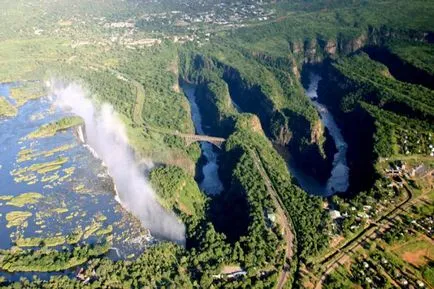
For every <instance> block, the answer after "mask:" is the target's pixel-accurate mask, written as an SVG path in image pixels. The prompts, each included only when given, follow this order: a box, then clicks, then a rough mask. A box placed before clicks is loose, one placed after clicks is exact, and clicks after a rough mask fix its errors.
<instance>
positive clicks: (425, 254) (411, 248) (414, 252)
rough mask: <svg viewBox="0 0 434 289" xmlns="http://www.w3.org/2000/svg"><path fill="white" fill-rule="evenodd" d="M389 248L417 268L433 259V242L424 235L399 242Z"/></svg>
mask: <svg viewBox="0 0 434 289" xmlns="http://www.w3.org/2000/svg"><path fill="white" fill-rule="evenodd" d="M391 250H392V252H393V253H395V254H396V255H397V256H399V257H400V258H402V259H403V260H404V261H406V262H407V263H409V264H411V265H413V266H415V267H417V268H421V267H423V266H424V265H426V264H428V263H429V262H432V261H434V242H433V241H432V240H431V239H429V238H426V237H420V238H418V239H414V240H410V241H408V242H406V243H404V244H399V245H397V246H394V247H393V248H392V249H391Z"/></svg>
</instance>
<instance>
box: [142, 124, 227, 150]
mask: <svg viewBox="0 0 434 289" xmlns="http://www.w3.org/2000/svg"><path fill="white" fill-rule="evenodd" d="M144 127H145V128H146V129H148V130H151V131H154V132H157V133H161V134H168V135H174V136H178V137H180V138H183V139H184V140H185V143H186V145H187V146H189V145H191V144H192V143H195V142H208V143H211V144H213V145H214V146H216V147H218V148H219V149H221V148H222V145H223V143H224V142H225V141H226V139H225V138H222V137H214V136H209V135H200V134H190V133H182V132H179V131H173V130H169V129H163V128H155V127H152V126H149V125H147V124H144Z"/></svg>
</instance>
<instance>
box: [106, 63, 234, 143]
mask: <svg viewBox="0 0 434 289" xmlns="http://www.w3.org/2000/svg"><path fill="white" fill-rule="evenodd" d="M109 70H110V71H111V72H112V73H113V74H114V75H116V76H117V77H118V78H120V79H123V80H125V81H127V82H131V83H132V84H133V85H134V86H135V89H136V102H135V104H134V107H133V121H134V123H136V124H142V125H143V126H144V127H145V128H146V129H148V130H152V131H155V132H157V133H161V134H167V135H175V136H179V137H181V138H183V139H184V140H185V142H186V145H187V146H189V145H191V144H192V143H194V142H202V141H203V142H209V143H211V144H213V145H215V146H216V147H218V148H219V149H221V148H222V145H223V143H224V142H225V140H226V139H224V138H221V137H213V136H208V135H197V134H187V133H181V132H179V131H173V130H169V129H164V128H156V127H152V126H150V125H148V124H147V123H146V122H145V121H144V120H143V117H142V110H143V104H144V100H145V89H144V88H143V85H142V84H140V83H139V82H138V81H136V80H134V79H129V78H128V76H127V75H125V74H123V73H121V72H119V71H117V70H113V69H109Z"/></svg>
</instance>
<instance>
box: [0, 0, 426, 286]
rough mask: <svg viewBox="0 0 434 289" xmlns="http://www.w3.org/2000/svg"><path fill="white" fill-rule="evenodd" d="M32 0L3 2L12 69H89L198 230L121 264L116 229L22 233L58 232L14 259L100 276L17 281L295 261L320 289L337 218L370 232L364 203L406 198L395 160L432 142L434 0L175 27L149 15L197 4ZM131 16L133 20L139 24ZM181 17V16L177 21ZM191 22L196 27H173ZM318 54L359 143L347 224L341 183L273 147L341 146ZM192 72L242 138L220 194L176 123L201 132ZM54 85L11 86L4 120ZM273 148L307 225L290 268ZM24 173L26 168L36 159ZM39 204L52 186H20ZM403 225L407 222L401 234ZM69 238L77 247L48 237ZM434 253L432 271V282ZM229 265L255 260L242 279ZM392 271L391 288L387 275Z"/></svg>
mask: <svg viewBox="0 0 434 289" xmlns="http://www.w3.org/2000/svg"><path fill="white" fill-rule="evenodd" d="M27 2H28V1H23V0H18V1H13V2H10V3H9V2H8V3H5V4H4V5H3V6H4V7H2V9H4V10H5V11H7V12H6V13H7V14H4V15H7V17H3V19H2V20H3V26H2V28H1V29H0V59H2V63H1V64H2V65H1V66H0V81H1V82H9V81H17V80H20V81H25V80H34V79H49V78H52V77H54V78H56V79H57V80H61V81H64V82H70V81H75V82H78V83H80V84H81V85H83V86H84V87H85V88H86V89H87V90H88V92H89V94H90V95H92V96H93V97H94V99H95V100H96V101H97V102H99V103H102V102H108V103H110V104H111V105H113V107H114V108H115V110H116V111H117V112H119V113H120V115H121V118H122V120H123V121H124V123H125V125H126V127H127V132H128V136H129V139H130V143H131V145H132V146H133V147H134V149H135V150H136V152H137V153H138V155H140V156H141V157H147V158H150V159H152V160H153V161H154V162H155V163H157V165H156V167H155V168H154V169H153V170H152V171H151V172H150V175H149V177H150V181H151V184H152V186H153V187H154V189H155V191H156V192H157V195H158V197H159V200H160V202H161V203H162V205H163V206H164V207H165V208H167V209H170V210H173V211H174V212H175V213H176V214H177V215H178V216H179V217H180V218H181V219H182V221H183V222H184V223H185V224H186V229H187V233H186V237H187V243H186V246H185V248H182V247H181V246H178V245H175V244H171V243H168V242H160V243H158V244H155V245H153V246H151V247H150V248H148V249H147V250H145V251H144V252H143V253H142V254H141V255H140V256H138V257H137V258H136V259H131V260H119V261H112V260H110V259H108V258H103V257H101V256H102V255H104V254H105V253H106V252H107V251H108V250H109V244H108V243H104V244H96V245H94V246H92V245H86V246H84V245H80V244H78V243H79V240H80V239H81V237H82V235H83V232H79V233H77V234H76V235H71V236H68V238H67V239H66V240H65V239H61V240H60V239H56V238H55V237H53V239H48V240H45V242H47V243H46V244H41V243H43V242H41V240H40V239H37V238H35V239H23V238H21V239H20V238H18V239H16V243H17V245H18V246H23V247H26V246H35V247H36V246H40V245H45V246H44V247H42V248H41V249H36V250H33V249H29V250H23V249H18V248H12V249H9V250H3V251H1V252H0V267H1V268H2V269H4V270H6V271H10V272H27V271H41V272H48V271H62V270H65V269H69V268H75V267H76V266H78V265H80V266H83V268H84V273H83V274H84V275H85V276H88V277H89V280H88V282H89V283H88V284H84V283H83V282H82V281H79V280H76V279H74V278H70V277H68V276H60V275H59V276H53V277H52V279H51V280H49V281H41V280H38V279H37V278H36V279H35V280H33V281H32V282H29V281H26V280H23V281H22V282H21V283H18V282H17V283H13V284H6V285H5V286H6V288H20V287H22V288H143V287H149V288H210V287H212V288H273V287H275V285H276V281H277V280H278V278H279V275H280V273H281V272H283V271H284V270H288V276H289V277H288V281H287V283H286V284H287V285H286V286H287V287H288V288H291V287H303V284H301V282H300V281H299V280H298V276H299V275H297V274H300V271H302V270H301V268H303V270H304V269H306V268H308V269H310V268H312V267H315V266H316V265H317V263H316V261H317V260H316V258H317V257H318V256H321V254H323V253H324V252H325V251H327V249H328V247H329V245H330V240H329V239H330V235H331V234H332V232H336V231H338V230H340V231H339V233H342V234H343V235H344V236H345V237H347V236H350V235H351V234H353V233H354V230H353V229H351V228H352V227H354V226H360V225H364V224H362V223H363V221H360V219H358V218H357V216H355V214H352V213H351V212H352V211H353V210H352V207H354V208H355V210H361V209H363V207H364V206H366V205H369V206H373V207H375V204H376V203H378V202H379V201H382V202H384V201H385V200H387V199H388V198H398V197H400V192H399V191H396V190H392V189H390V188H389V187H388V185H389V182H388V179H385V178H382V177H380V172H378V171H377V169H376V165H377V164H378V161H379V160H381V159H384V158H392V157H397V156H402V155H423V156H428V155H430V154H431V153H432V152H433V151H432V135H433V133H434V127H433V123H434V110H433V106H432V100H433V98H434V94H433V90H432V89H431V88H432V87H431V86H430V85H429V80H430V79H431V78H430V77H432V74H433V72H432V59H433V55H432V54H433V48H432V43H430V42H432V37H433V36H432V35H433V30H434V28H433V27H434V26H433V22H432V21H433V20H432V19H434V17H433V11H434V4H433V3H432V1H431V2H430V1H423V0H416V1H411V2H409V1H404V0H399V1H394V3H393V4H391V3H390V1H382V0H381V1H374V0H372V1H371V0H367V1H337V0H333V1H323V0H314V1H301V0H300V1H278V3H272V4H269V5H270V6H269V8H270V9H271V8H273V9H277V15H278V16H279V18H277V19H275V20H270V21H265V22H262V23H260V22H257V23H256V22H254V21H252V22H251V23H249V24H248V25H245V27H242V28H239V29H232V28H233V26H229V28H228V27H220V28H216V26H212V25H210V26H207V25H206V24H205V23H203V24H200V25H199V26H200V27H199V28H197V31H196V30H194V29H191V30H192V31H190V30H189V26H188V25H187V27H185V28H183V26H182V25H179V23H178V22H177V23H175V25H172V26H173V27H172V28H170V29H167V30H164V31H163V30H162V28H161V27H158V25H156V23H157V22H155V21H154V22H152V21H149V22H148V21H147V20H146V17H148V16H146V15H147V14H152V13H154V12H161V11H163V12H164V11H166V10H168V9H170V10H175V9H179V10H182V11H183V9H186V8H185V7H183V5H180V4H179V2H178V1H172V0H171V1H157V2H159V3H153V2H152V1H151V2H152V3H151V2H149V3H146V5H145V4H143V3H138V2H137V1H121V2H119V1H112V0H109V1H104V2H101V3H99V2H98V5H96V4H95V3H90V2H89V1H87V0H79V1H75V2H74V3H69V1H65V0H62V1H57V2H50V1H31V2H35V3H34V5H28V4H27ZM160 2H161V3H160ZM203 2H204V3H202V4H201V5H199V4H198V5H197V7H195V8H194V10H195V11H196V9H197V11H198V13H202V12H200V11H202V10H201V9H202V8H203V7H207V5H211V4H210V3H208V2H207V1H203ZM205 2H206V3H205ZM261 2H262V1H261ZM267 7H268V6H267ZM204 9H205V8H204ZM175 12H176V11H175ZM194 13H196V12H194ZM172 14H178V13H172ZM22 16H25V17H22ZM149 17H150V16H149ZM23 18H24V19H23ZM18 19H19V20H18ZM162 21H163V20H162ZM130 22H131V23H133V25H132V26H133V27H130V28H128V27H127V28H125V27H122V25H127V26H128V25H129V26H130V24H131V23H130ZM169 22H170V21H169V20H167V21H166V20H164V23H165V25H166V24H167V25H170V23H169ZM119 23H121V24H119ZM125 23H127V24H125ZM112 24H114V27H112ZM191 24H192V23H191ZM119 25H120V26H119ZM118 26H119V27H118ZM195 29H196V28H195ZM17 31H18V33H16V32H17ZM189 33H191V35H193V36H194V37H196V38H194V37H193V38H192V39H195V41H191V42H188V43H182V41H179V43H180V44H179V43H176V41H175V40H174V39H175V37H176V39H178V38H180V39H181V38H183V37H184V36H185V35H189ZM208 33H209V34H208ZM184 34H185V35H184ZM205 35H206V36H205ZM206 39H209V42H208V40H206ZM143 40H146V41H143ZM147 41H148V42H147ZM149 41H150V42H149ZM137 43H139V44H137ZM140 43H142V44H140ZM143 43H145V44H143ZM147 43H151V44H150V45H148V44H147ZM368 47H371V48H372V47H373V48H372V49H374V50H375V49H380V50H381V49H386V50H387V51H388V53H390V54H393V57H394V58H388V59H386V60H385V59H384V58H381V57H378V58H377V57H374V54H373V52H372V51H374V50H369V49H368ZM361 50H365V52H366V53H365V52H363V51H361ZM375 51H376V50H375ZM390 59H399V61H400V62H402V63H403V64H405V67H406V68H408V69H414V71H418V73H421V74H420V75H424V77H426V79H427V81H423V82H416V81H412V80H411V79H410V78H408V76H406V75H397V74H396V71H397V70H398V69H393V68H390V69H389V67H390V63H389V62H388V61H389V60H390ZM310 69H315V70H316V71H318V72H320V73H321V74H322V76H323V78H324V80H323V81H322V82H321V83H320V94H319V95H320V101H322V102H324V103H326V104H327V105H328V107H329V108H330V109H331V111H332V112H333V114H334V115H335V116H336V119H337V121H338V123H339V124H340V125H341V128H342V132H343V134H344V138H345V139H346V140H347V142H348V144H349V150H348V156H347V157H348V160H349V166H350V169H351V182H352V187H351V193H353V194H352V195H354V196H349V197H347V198H337V197H335V198H333V199H332V200H331V202H330V203H331V204H332V205H333V206H335V208H337V209H339V210H340V211H341V212H342V213H348V214H349V215H350V216H349V217H348V218H346V219H345V220H344V221H342V222H341V223H335V222H333V223H332V222H331V220H330V217H329V214H328V212H327V210H326V209H324V202H326V201H327V200H326V199H325V198H322V197H317V196H310V195H309V194H308V193H306V192H305V191H303V190H302V189H300V188H299V187H298V186H297V185H296V181H295V180H294V179H293V177H292V176H291V175H290V173H289V172H288V168H287V164H286V163H285V161H284V160H283V158H282V157H281V156H280V155H279V154H278V152H277V151H276V150H275V149H274V147H273V144H279V145H281V146H284V147H286V148H287V149H288V150H289V151H290V152H291V153H292V154H293V157H294V158H295V159H296V161H297V162H298V163H299V165H301V167H302V169H304V171H305V172H307V173H308V174H310V175H314V176H315V177H316V178H317V179H319V180H320V181H321V182H325V181H326V180H327V178H328V176H329V173H330V168H331V165H332V161H333V151H331V150H329V149H328V147H327V142H328V140H327V139H328V135H327V133H326V131H325V130H324V127H323V125H322V124H321V121H320V118H319V115H318V113H317V111H316V109H315V107H314V106H313V105H312V103H311V102H310V101H309V100H308V99H307V97H306V96H305V94H304V91H303V85H302V82H303V79H302V78H303V77H304V74H305V72H306V71H308V70H310ZM303 70H304V71H303ZM412 71H413V70H412ZM180 84H181V85H195V86H196V95H197V97H198V99H197V103H198V105H199V109H200V111H201V113H202V115H203V116H204V117H203V118H204V119H203V122H204V127H205V133H206V134H209V135H213V136H222V137H225V138H227V140H226V142H225V144H224V147H223V150H222V152H221V155H220V158H219V162H220V163H219V165H220V171H219V174H220V177H221V179H222V182H223V183H224V187H225V189H224V191H223V192H222V194H221V195H219V196H215V197H206V196H204V194H203V192H201V191H200V189H199V187H198V185H197V180H195V178H194V172H195V169H196V166H197V165H200V162H199V163H198V160H199V157H200V149H199V145H198V144H197V143H194V144H191V145H190V146H187V145H186V142H185V141H184V139H182V138H181V137H179V135H177V133H178V132H182V133H194V127H193V122H192V120H191V118H190V107H189V103H188V100H187V98H186V97H185V96H184V95H183V93H182V91H181V88H180ZM41 87H42V86H41V85H40V83H38V82H35V83H34V82H28V83H26V84H25V85H24V86H23V88H17V89H12V91H11V98H12V99H15V101H16V104H12V102H9V101H8V100H5V99H4V98H3V97H1V98H0V117H3V116H8V117H13V116H15V115H16V114H17V113H19V109H20V107H22V105H24V104H25V103H26V102H27V101H30V100H31V99H32V98H37V97H40V96H41V95H43V94H44V93H45V92H44V91H43V90H41ZM81 122H82V121H81V120H79V119H77V118H67V119H63V120H60V121H57V122H54V123H52V124H49V125H47V126H43V127H41V128H39V129H38V130H37V131H35V132H33V133H31V134H30V135H29V137H42V136H50V135H53V134H55V133H56V132H57V131H59V130H63V129H66V128H68V127H71V126H74V125H78V124H81ZM64 162H66V158H61V159H58V160H55V161H53V162H49V163H42V164H39V165H37V166H33V167H29V168H28V169H29V170H32V171H33V170H34V171H37V172H40V173H46V172H49V171H51V170H52V169H53V168H56V167H57V166H59V165H60V164H62V163H64ZM257 162H259V163H260V164H261V165H262V166H263V168H264V170H265V173H266V174H267V176H268V177H269V179H270V181H271V183H272V184H271V185H272V187H273V188H274V190H275V191H276V193H277V195H278V198H279V200H280V201H281V202H282V204H283V205H282V207H283V209H284V211H285V216H288V217H289V218H288V219H289V220H288V221H289V223H290V225H291V227H292V233H294V235H295V241H294V244H293V246H292V247H293V250H294V255H293V258H292V260H290V262H289V263H290V267H289V268H283V265H284V264H285V250H286V248H285V244H286V242H285V241H286V240H284V239H283V237H282V232H281V231H282V228H281V227H280V225H279V222H278V221H275V220H274V218H273V217H275V214H276V212H277V210H276V209H277V208H276V206H275V204H274V203H273V200H272V198H271V196H270V191H269V190H268V189H267V183H266V180H265V179H264V178H263V177H262V175H261V172H260V171H259V170H258V168H257V167H256V163H257ZM14 173H15V174H16V175H17V178H18V179H19V178H20V174H21V173H25V171H19V170H18V171H15V172H14ZM196 179H200V177H199V178H198V177H197V176H196ZM24 201H26V202H28V203H29V204H35V202H36V201H37V200H31V201H30V202H29V200H28V199H26V200H23V199H20V198H18V199H16V198H14V199H13V200H9V202H11V203H12V205H15V206H18V207H20V205H21V204H22V203H23V202H24ZM373 210H375V208H374V209H373ZM31 215H32V213H31V212H28V211H13V212H10V213H8V214H7V215H6V220H7V221H8V226H9V227H15V226H17V225H19V224H22V223H24V222H26V220H27V218H28V217H29V216H31ZM336 224H337V225H336ZM332 225H333V226H332ZM332 228H333V229H332ZM97 229H99V228H96V230H97ZM111 229H112V228H106V229H102V230H105V231H102V233H101V234H104V233H107V234H109V233H110V231H111ZM399 233H402V231H396V232H390V236H389V237H390V240H391V242H392V241H393V240H394V239H395V237H396V236H397V235H399ZM65 243H66V244H68V247H65V248H50V249H49V248H46V247H49V246H53V247H56V246H57V245H61V244H65ZM69 245H71V246H69ZM65 246H66V245H65ZM305 265H308V266H305ZM430 266H431V265H427V267H426V268H424V269H423V270H424V271H423V272H424V275H426V276H427V277H426V278H427V279H431V280H432V266H431V267H430ZM228 268H229V269H231V270H229V269H228ZM234 268H235V269H234ZM227 271H229V273H233V272H234V271H241V272H242V274H241V275H239V276H238V277H230V274H228V273H227ZM361 271H363V268H361V267H360V264H359V265H354V267H352V268H351V272H355V273H354V275H353V276H352V278H353V279H351V281H352V282H355V283H358V284H359V285H363V286H364V285H366V284H365V283H364V282H365V281H363V278H362V277H361V276H359V275H357V272H361ZM340 273H342V272H336V273H334V274H331V275H330V276H328V277H327V282H326V284H325V285H324V287H325V288H350V287H351V284H349V282H348V279H346V278H342V274H343V273H342V274H340ZM380 281H382V282H383V281H384V283H382V284H383V285H384V287H386V286H388V284H387V282H386V281H387V280H380Z"/></svg>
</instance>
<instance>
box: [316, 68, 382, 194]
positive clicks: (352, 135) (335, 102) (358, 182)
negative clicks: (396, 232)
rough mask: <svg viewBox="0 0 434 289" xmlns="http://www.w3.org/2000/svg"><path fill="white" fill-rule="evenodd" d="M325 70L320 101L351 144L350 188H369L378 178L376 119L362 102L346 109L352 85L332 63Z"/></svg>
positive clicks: (349, 150)
mask: <svg viewBox="0 0 434 289" xmlns="http://www.w3.org/2000/svg"><path fill="white" fill-rule="evenodd" d="M323 69H324V70H323V80H322V81H321V82H320V83H319V86H318V95H319V97H320V101H321V102H322V103H324V104H326V105H327V107H328V108H329V110H330V111H331V112H332V113H333V116H334V118H335V120H336V122H337V123H338V124H339V125H340V128H341V132H342V135H343V136H344V139H345V141H346V142H347V144H348V151H347V161H348V167H349V168H350V190H349V191H350V192H353V193H356V192H360V191H364V190H368V189H369V188H370V187H372V185H373V183H374V182H375V179H376V178H377V176H376V171H375V168H374V163H375V162H376V159H377V156H376V155H375V154H374V133H375V124H374V122H375V120H374V119H373V118H372V117H371V116H370V114H369V113H367V112H366V111H365V110H364V109H363V108H362V107H360V106H359V105H356V106H355V107H354V108H353V109H352V110H351V111H348V112H343V111H342V110H341V102H342V99H343V97H344V96H345V95H347V93H348V91H350V90H351V87H350V86H349V83H348V82H347V81H345V79H344V78H343V76H342V75H341V74H340V73H338V72H337V70H336V69H335V68H334V67H333V66H332V65H330V64H326V65H325V66H324V67H323Z"/></svg>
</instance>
